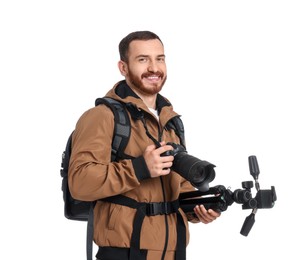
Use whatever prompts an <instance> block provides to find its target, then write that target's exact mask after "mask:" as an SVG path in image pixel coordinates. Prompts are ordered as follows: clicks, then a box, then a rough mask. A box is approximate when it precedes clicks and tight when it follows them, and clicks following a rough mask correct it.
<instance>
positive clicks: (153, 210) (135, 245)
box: [101, 195, 186, 260]
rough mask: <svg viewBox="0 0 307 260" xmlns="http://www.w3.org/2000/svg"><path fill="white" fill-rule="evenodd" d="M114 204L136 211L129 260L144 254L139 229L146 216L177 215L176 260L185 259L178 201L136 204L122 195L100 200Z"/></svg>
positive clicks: (137, 258)
mask: <svg viewBox="0 0 307 260" xmlns="http://www.w3.org/2000/svg"><path fill="white" fill-rule="evenodd" d="M101 200H102V201H107V202H110V203H114V204H119V205H122V206H126V207H130V208H133V209H136V210H137V211H136V215H135V218H134V222H133V231H132V235H131V245H130V254H129V259H130V260H142V259H143V258H144V254H143V253H142V252H141V249H140V237H141V229H142V224H143V221H144V218H145V217H146V216H156V215H169V214H175V213H176V214H177V245H176V258H175V259H176V260H185V259H186V228H185V224H184V220H183V217H182V215H181V213H180V212H179V200H174V201H168V202H149V203H145V202H138V201H136V200H134V199H131V198H129V197H126V196H123V195H116V196H112V197H108V198H104V199H101Z"/></svg>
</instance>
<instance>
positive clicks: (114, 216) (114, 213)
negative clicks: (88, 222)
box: [108, 204, 122, 230]
mask: <svg viewBox="0 0 307 260" xmlns="http://www.w3.org/2000/svg"><path fill="white" fill-rule="evenodd" d="M121 208H122V206H121V205H116V204H112V205H111V209H110V216H109V223H108V229H110V230H114V227H115V225H116V223H117V220H118V218H119V213H120V211H121Z"/></svg>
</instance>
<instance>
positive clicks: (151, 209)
mask: <svg viewBox="0 0 307 260" xmlns="http://www.w3.org/2000/svg"><path fill="white" fill-rule="evenodd" d="M177 209H178V208H176V203H174V202H150V203H146V215H147V216H155V215H169V214H171V213H175V212H176V211H177Z"/></svg>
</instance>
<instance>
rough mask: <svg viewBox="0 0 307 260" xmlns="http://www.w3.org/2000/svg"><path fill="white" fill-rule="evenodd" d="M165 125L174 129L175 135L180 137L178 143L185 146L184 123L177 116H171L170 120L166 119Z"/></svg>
mask: <svg viewBox="0 0 307 260" xmlns="http://www.w3.org/2000/svg"><path fill="white" fill-rule="evenodd" d="M167 127H168V128H171V129H173V130H174V131H175V133H176V135H177V136H178V137H179V139H180V144H181V145H183V146H184V147H185V148H186V144H185V136H184V125H183V122H182V120H181V118H180V117H179V116H176V117H173V118H172V119H171V120H170V121H168V123H167Z"/></svg>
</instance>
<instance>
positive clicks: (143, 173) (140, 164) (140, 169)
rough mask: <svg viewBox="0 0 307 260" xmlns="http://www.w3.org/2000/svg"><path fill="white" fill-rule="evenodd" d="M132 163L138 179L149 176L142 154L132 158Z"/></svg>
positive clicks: (144, 178)
mask: <svg viewBox="0 0 307 260" xmlns="http://www.w3.org/2000/svg"><path fill="white" fill-rule="evenodd" d="M132 165H133V168H134V172H135V175H136V177H137V178H138V180H139V181H141V180H146V179H149V178H151V177H150V173H149V170H148V168H147V165H146V162H145V160H144V157H143V156H140V157H137V158H135V159H132Z"/></svg>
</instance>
